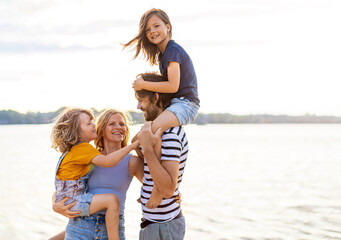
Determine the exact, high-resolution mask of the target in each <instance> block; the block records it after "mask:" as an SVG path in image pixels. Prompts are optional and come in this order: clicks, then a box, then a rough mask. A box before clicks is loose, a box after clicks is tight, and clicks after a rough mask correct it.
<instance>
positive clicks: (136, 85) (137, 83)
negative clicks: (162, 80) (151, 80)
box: [133, 77, 144, 91]
mask: <svg viewBox="0 0 341 240" xmlns="http://www.w3.org/2000/svg"><path fill="white" fill-rule="evenodd" d="M143 84H144V80H143V78H142V77H139V78H138V79H136V80H135V81H134V82H133V88H134V90H135V91H139V90H142V89H143Z"/></svg>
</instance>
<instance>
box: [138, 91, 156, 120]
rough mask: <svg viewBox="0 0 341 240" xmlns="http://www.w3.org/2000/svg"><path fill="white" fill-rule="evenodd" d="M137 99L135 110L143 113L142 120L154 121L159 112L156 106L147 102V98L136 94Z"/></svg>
mask: <svg viewBox="0 0 341 240" xmlns="http://www.w3.org/2000/svg"><path fill="white" fill-rule="evenodd" d="M136 99H137V102H138V103H137V109H140V110H141V111H142V112H144V119H145V120H146V121H154V120H155V119H156V118H157V116H159V114H160V112H161V110H160V108H158V107H157V106H156V104H155V103H152V102H150V101H149V97H148V96H146V97H143V98H141V97H139V96H138V95H137V94H136Z"/></svg>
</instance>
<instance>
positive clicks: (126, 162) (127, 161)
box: [123, 153, 131, 172]
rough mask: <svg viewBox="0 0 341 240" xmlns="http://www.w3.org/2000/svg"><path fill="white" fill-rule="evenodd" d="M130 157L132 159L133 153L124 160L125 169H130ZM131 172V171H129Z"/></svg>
mask: <svg viewBox="0 0 341 240" xmlns="http://www.w3.org/2000/svg"><path fill="white" fill-rule="evenodd" d="M130 157H131V153H128V154H127V155H126V156H125V157H124V159H123V167H124V169H129V160H130ZM128 172H129V171H128Z"/></svg>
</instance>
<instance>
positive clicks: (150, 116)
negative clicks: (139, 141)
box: [145, 105, 159, 121]
mask: <svg viewBox="0 0 341 240" xmlns="http://www.w3.org/2000/svg"><path fill="white" fill-rule="evenodd" d="M158 115H159V111H158V108H157V107H156V106H154V105H151V106H150V107H147V108H146V115H145V120H146V121H154V120H155V119H156V118H157V116H158Z"/></svg>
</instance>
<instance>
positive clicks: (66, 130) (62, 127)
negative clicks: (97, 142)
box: [51, 108, 94, 153]
mask: <svg viewBox="0 0 341 240" xmlns="http://www.w3.org/2000/svg"><path fill="white" fill-rule="evenodd" d="M81 113H85V114H88V115H89V117H90V119H91V120H93V119H94V116H93V115H92V113H91V112H90V111H89V110H86V109H81V108H67V109H65V110H64V111H63V112H62V113H61V114H59V116H58V117H57V120H56V121H55V124H54V126H53V128H52V132H51V141H52V148H54V149H56V150H57V151H59V152H62V153H65V152H66V151H70V149H71V147H73V146H74V145H76V144H77V143H79V141H80V139H79V133H80V122H79V115H80V114H81Z"/></svg>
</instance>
